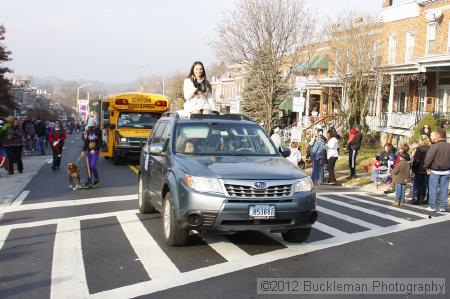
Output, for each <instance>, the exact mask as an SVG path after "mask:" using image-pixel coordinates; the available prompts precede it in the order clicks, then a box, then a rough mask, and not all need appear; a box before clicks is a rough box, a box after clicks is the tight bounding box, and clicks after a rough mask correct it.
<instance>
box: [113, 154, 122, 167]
mask: <svg viewBox="0 0 450 299" xmlns="http://www.w3.org/2000/svg"><path fill="white" fill-rule="evenodd" d="M113 164H114V165H119V164H120V158H119V155H117V153H114V154H113Z"/></svg>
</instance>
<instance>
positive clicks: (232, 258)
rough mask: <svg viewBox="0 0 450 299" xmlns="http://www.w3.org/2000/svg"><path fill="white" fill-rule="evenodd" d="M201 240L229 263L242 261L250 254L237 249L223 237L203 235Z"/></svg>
mask: <svg viewBox="0 0 450 299" xmlns="http://www.w3.org/2000/svg"><path fill="white" fill-rule="evenodd" d="M203 239H204V240H205V241H206V243H208V245H209V246H210V247H211V248H212V249H214V250H215V251H216V252H217V253H218V254H220V255H221V256H222V257H223V258H225V259H226V260H227V261H229V262H236V261H242V260H245V259H247V258H249V257H250V254H248V253H247V252H245V251H244V250H242V249H241V248H239V247H238V246H237V245H235V244H234V243H233V242H231V241H230V240H228V239H227V238H225V237H224V236H220V235H205V236H204V237H203Z"/></svg>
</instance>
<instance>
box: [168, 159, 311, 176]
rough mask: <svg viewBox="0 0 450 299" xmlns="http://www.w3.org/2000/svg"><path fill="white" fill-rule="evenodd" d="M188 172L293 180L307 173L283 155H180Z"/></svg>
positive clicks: (185, 170)
mask: <svg viewBox="0 0 450 299" xmlns="http://www.w3.org/2000/svg"><path fill="white" fill-rule="evenodd" d="M175 161H176V162H178V163H179V164H180V165H181V169H183V170H184V172H186V173H188V174H191V175H194V176H200V177H216V178H222V179H238V180H290V179H301V178H304V177H306V174H305V173H304V172H303V171H301V170H300V169H299V168H297V167H295V166H294V165H293V164H292V163H291V162H289V161H288V160H287V159H286V158H283V157H257V156H238V157H236V156H212V157H211V156H190V155H177V156H176V157H175Z"/></svg>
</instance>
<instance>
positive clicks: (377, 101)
mask: <svg viewBox="0 0 450 299" xmlns="http://www.w3.org/2000/svg"><path fill="white" fill-rule="evenodd" d="M381 89H382V87H381V80H380V79H378V82H377V89H376V94H375V109H374V110H375V115H380V114H381V111H382V110H383V105H382V103H381V101H382V99H381V98H382V94H383V93H382V90H381Z"/></svg>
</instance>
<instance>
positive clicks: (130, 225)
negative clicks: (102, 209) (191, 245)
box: [117, 213, 180, 279]
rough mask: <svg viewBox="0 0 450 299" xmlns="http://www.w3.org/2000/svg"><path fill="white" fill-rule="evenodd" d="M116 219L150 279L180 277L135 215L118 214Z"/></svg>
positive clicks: (175, 267) (178, 272)
mask: <svg viewBox="0 0 450 299" xmlns="http://www.w3.org/2000/svg"><path fill="white" fill-rule="evenodd" d="M117 219H118V220H119V223H120V225H121V226H122V229H123V231H124V232H125V235H126V237H127V238H128V241H129V242H130V244H131V246H132V247H133V248H134V251H135V252H136V255H137V256H138V257H139V260H140V262H141V263H142V265H143V266H144V268H145V270H146V271H147V273H148V275H149V276H150V278H151V279H154V278H156V277H157V278H158V279H173V277H174V276H177V275H180V270H178V268H177V266H175V264H174V263H173V262H172V261H171V260H170V258H169V257H168V256H167V255H166V254H165V253H164V251H163V250H162V249H161V247H159V245H158V244H157V243H156V241H155V239H153V237H152V236H151V235H150V234H149V233H148V231H147V230H146V229H145V227H144V225H143V224H142V222H141V220H140V219H139V218H138V216H137V215H136V214H134V213H127V214H120V215H117Z"/></svg>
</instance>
